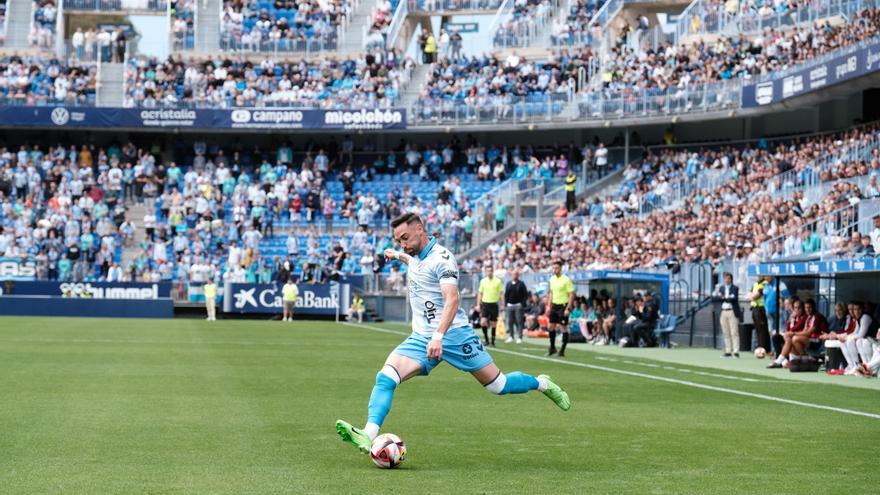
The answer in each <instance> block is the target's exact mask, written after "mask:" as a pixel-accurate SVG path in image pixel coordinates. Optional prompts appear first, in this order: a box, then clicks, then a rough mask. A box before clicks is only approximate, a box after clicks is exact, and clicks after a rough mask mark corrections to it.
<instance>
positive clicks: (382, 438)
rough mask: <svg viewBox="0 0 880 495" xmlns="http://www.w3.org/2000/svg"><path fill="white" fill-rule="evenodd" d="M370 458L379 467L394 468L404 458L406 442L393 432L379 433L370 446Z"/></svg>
mask: <svg viewBox="0 0 880 495" xmlns="http://www.w3.org/2000/svg"><path fill="white" fill-rule="evenodd" d="M370 459H372V460H373V463H374V464H375V465H377V466H379V467H380V468H383V469H394V468H396V467H397V466H400V465H401V463H403V460H404V459H406V444H405V443H403V440H402V439H401V438H400V437H399V436H397V435H395V434H393V433H385V434H382V435H379V436H378V437H376V439H375V440H373V446H372V447H370Z"/></svg>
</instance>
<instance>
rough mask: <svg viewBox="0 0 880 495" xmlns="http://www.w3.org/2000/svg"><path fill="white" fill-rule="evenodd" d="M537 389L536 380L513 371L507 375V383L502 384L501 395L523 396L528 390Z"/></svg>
mask: <svg viewBox="0 0 880 495" xmlns="http://www.w3.org/2000/svg"><path fill="white" fill-rule="evenodd" d="M537 389H538V379H537V378H535V377H533V376H532V375H527V374H525V373H523V372H522V371H514V372H513V373H511V374H509V375H507V383H505V384H504V389H502V390H501V394H502V395H503V394H524V393H526V392H528V391H529V390H537Z"/></svg>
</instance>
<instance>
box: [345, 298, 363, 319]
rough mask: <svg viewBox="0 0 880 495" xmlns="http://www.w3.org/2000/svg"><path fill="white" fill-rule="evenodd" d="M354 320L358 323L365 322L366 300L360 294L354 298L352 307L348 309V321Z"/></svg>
mask: <svg viewBox="0 0 880 495" xmlns="http://www.w3.org/2000/svg"><path fill="white" fill-rule="evenodd" d="M354 320H357V322H358V323H363V322H364V298H362V297H361V295H360V294H358V293H355V294H354V296H352V298H351V305H350V306H349V307H348V321H354Z"/></svg>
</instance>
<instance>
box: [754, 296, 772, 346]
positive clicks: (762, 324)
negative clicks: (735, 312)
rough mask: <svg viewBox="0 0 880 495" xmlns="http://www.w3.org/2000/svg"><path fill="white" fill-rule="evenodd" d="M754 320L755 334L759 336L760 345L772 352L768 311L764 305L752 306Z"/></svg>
mask: <svg viewBox="0 0 880 495" xmlns="http://www.w3.org/2000/svg"><path fill="white" fill-rule="evenodd" d="M752 321H754V322H755V334H756V335H757V336H758V347H763V348H764V350H765V351H767V352H770V331H769V329H768V328H767V312H766V311H765V310H764V307H763V306H753V307H752Z"/></svg>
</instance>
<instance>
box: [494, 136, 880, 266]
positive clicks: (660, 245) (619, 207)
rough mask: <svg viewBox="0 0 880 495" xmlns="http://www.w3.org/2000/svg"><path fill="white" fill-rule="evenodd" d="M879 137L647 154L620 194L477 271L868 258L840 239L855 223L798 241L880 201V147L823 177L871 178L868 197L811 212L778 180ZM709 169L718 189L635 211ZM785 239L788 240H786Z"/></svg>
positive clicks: (845, 192) (526, 239)
mask: <svg viewBox="0 0 880 495" xmlns="http://www.w3.org/2000/svg"><path fill="white" fill-rule="evenodd" d="M876 132H877V129H876V128H874V127H862V128H857V129H853V130H850V131H847V132H845V133H842V134H837V135H828V136H819V137H813V138H805V139H802V140H797V141H794V142H788V143H781V144H777V145H776V146H774V147H768V145H766V144H759V146H757V147H755V148H743V149H736V148H732V147H731V148H720V149H718V150H711V151H708V150H704V151H701V152H688V151H685V150H667V151H661V152H659V153H656V154H649V155H648V156H647V157H646V158H644V159H643V160H641V161H640V162H637V163H636V164H630V165H628V166H627V168H626V169H625V171H624V180H623V183H622V185H621V191H620V192H619V193H615V194H612V195H610V196H608V197H605V198H604V199H599V198H597V199H595V200H594V201H590V202H582V203H581V204H580V205H579V207H578V208H577V209H576V210H575V211H571V212H569V211H563V212H562V214H560V215H558V217H557V219H556V220H555V222H554V223H553V224H552V225H547V226H541V227H534V226H533V227H532V228H531V229H529V230H527V231H519V232H514V233H512V234H511V235H510V236H509V237H508V238H507V239H504V240H503V241H500V242H496V243H493V244H492V245H490V246H489V247H488V248H487V250H486V251H485V252H484V253H483V254H482V255H481V258H483V259H481V260H480V261H478V263H479V262H487V261H489V262H493V263H495V264H497V265H499V267H503V268H506V269H513V268H517V269H519V270H521V271H525V272H528V271H539V270H544V269H546V268H547V267H548V266H549V263H550V262H551V260H553V259H557V258H562V259H566V260H568V264H569V266H571V267H575V266H576V267H579V268H581V269H602V268H618V269H626V270H629V269H635V268H649V267H657V266H669V265H670V264H679V263H685V262H710V263H712V264H718V263H719V262H721V261H722V260H725V259H731V258H733V259H749V260H750V261H757V260H762V259H768V258H774V257H781V256H797V255H802V254H813V253H817V252H819V251H820V250H821V251H823V252H829V251H831V250H834V249H837V250H839V251H840V254H844V252H845V253H847V254H849V253H852V254H857V253H861V252H863V251H859V250H860V249H862V250H866V249H867V248H866V247H864V245H863V244H862V243H863V241H862V240H861V235H858V236H856V234H852V237H851V238H849V239H846V240H843V239H841V238H840V229H841V228H843V227H847V225H848V220H854V218H849V219H847V218H844V219H840V218H837V217H835V218H836V221H835V223H834V229H829V235H827V236H824V237H822V238H821V239H819V240H815V239H809V242H806V240H805V239H804V238H802V237H803V236H806V237H811V236H812V235H813V234H816V235H818V236H822V235H823V234H824V233H825V232H822V231H820V232H814V231H810V230H809V229H807V233H806V234H804V233H803V232H804V229H805V226H812V225H816V224H811V222H814V221H815V220H817V219H823V218H825V217H826V215H828V214H829V213H831V212H835V211H838V210H840V209H841V208H846V207H848V206H851V205H854V204H858V202H859V201H863V200H865V199H873V198H876V197H877V194H878V191H877V187H876V184H877V179H876V178H875V177H876V176H877V175H880V153H878V151H877V148H876V147H875V148H874V149H873V151H872V153H871V154H870V155H869V156H867V157H864V158H862V159H858V160H855V161H854V162H842V161H836V160H831V161H829V162H828V164H829V169H828V170H823V171H821V172H820V173H821V174H823V176H824V177H826V178H828V179H829V180H830V179H833V178H835V177H839V176H840V175H843V176H846V177H852V176H853V174H858V175H860V176H870V180H871V181H872V182H870V183H871V184H874V185H873V186H871V187H869V188H866V189H865V190H861V189H860V188H859V187H858V186H855V185H853V184H849V183H846V182H841V183H838V184H835V185H834V186H833V187H832V188H831V189H830V191H829V192H828V193H827V194H825V195H824V196H823V197H821V198H820V200H819V201H818V202H815V203H810V202H807V201H805V200H804V195H803V192H802V191H799V192H798V191H796V192H795V194H793V195H792V197H791V198H790V199H785V198H783V197H782V195H781V194H777V192H778V189H777V186H776V184H775V181H774V180H772V179H773V178H774V177H776V176H778V174H780V173H781V172H785V171H790V170H803V169H805V168H806V167H809V166H811V164H814V163H816V159H817V158H819V157H825V156H827V155H829V154H834V153H835V152H840V151H841V150H842V149H844V148H856V147H857V143H858V142H861V141H870V139H871V136H872V135H873V134H874V133H876ZM707 169H716V170H720V171H721V173H722V174H723V176H724V177H726V178H727V180H722V181H720V184H721V185H720V186H719V187H716V188H714V189H699V188H698V189H695V190H693V191H692V192H691V193H690V194H686V195H683V201H682V202H681V203H680V204H675V205H672V206H673V207H672V208H665V209H657V210H656V211H653V212H651V213H649V214H644V212H639V209H638V205H639V204H640V202H641V201H642V200H643V199H644V198H645V197H646V196H649V195H662V194H667V193H668V192H669V190H670V188H671V186H670V181H669V179H670V178H674V177H682V178H688V177H693V176H696V175H697V174H699V173H701V171H705V170H707ZM560 210H565V209H564V208H562V207H560ZM569 215H571V217H569ZM817 228H818V227H817ZM814 230H815V229H814ZM832 230H833V232H832ZM864 234H865V235H867V233H864ZM784 236H788V237H787V238H788V239H790V240H788V241H785V240H784V239H785V237H784ZM835 236H836V237H835ZM856 237H858V238H856ZM791 239H793V240H791ZM872 241H873V238H872ZM804 246H807V247H806V248H805V247H804ZM841 246H843V247H841ZM878 247H880V246H878ZM844 248H845V250H844ZM804 249H808V250H807V251H804Z"/></svg>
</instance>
